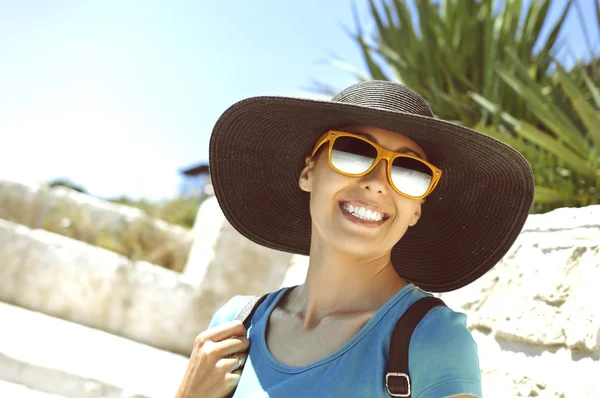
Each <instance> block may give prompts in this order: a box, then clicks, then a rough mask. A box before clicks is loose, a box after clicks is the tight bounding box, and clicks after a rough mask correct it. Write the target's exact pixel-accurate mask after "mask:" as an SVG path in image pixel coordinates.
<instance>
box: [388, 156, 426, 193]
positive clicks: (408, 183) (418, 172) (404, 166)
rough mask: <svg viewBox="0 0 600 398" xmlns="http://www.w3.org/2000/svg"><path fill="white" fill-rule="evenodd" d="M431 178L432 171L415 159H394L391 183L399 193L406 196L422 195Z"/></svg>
mask: <svg viewBox="0 0 600 398" xmlns="http://www.w3.org/2000/svg"><path fill="white" fill-rule="evenodd" d="M432 178H433V172H432V170H431V169H430V168H429V167H428V166H427V165H426V164H425V163H423V162H420V161H418V160H416V159H412V158H403V157H401V158H396V159H394V162H393V163H392V182H393V183H394V185H395V186H396V188H397V189H398V190H399V191H401V192H403V193H405V194H407V195H410V196H421V195H424V194H425V192H427V188H429V184H431V179H432Z"/></svg>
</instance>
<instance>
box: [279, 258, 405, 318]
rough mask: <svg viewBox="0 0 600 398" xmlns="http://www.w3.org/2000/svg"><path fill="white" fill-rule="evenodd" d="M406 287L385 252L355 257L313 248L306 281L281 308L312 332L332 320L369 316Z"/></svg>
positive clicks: (291, 294)
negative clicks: (378, 254)
mask: <svg viewBox="0 0 600 398" xmlns="http://www.w3.org/2000/svg"><path fill="white" fill-rule="evenodd" d="M406 284H407V282H406V281H404V280H403V279H402V278H400V276H399V275H398V274H397V273H396V271H395V270H394V268H393V266H392V264H391V263H390V255H389V253H388V254H387V255H385V256H380V257H372V258H368V257H365V258H356V257H355V256H351V255H349V254H348V253H343V252H339V251H337V250H335V249H333V248H328V249H327V250H319V249H316V248H315V247H314V246H313V247H311V254H310V262H309V267H308V273H307V276H306V281H305V282H304V284H303V285H301V286H299V287H298V288H296V289H293V291H291V292H290V294H289V296H290V297H288V298H287V299H286V304H285V306H286V310H287V311H289V312H292V313H294V314H296V315H297V316H299V317H301V318H302V319H303V323H304V328H305V329H312V328H314V327H315V326H317V325H319V324H321V323H328V322H330V321H331V320H332V319H348V318H352V317H364V316H365V315H368V314H373V313H375V312H376V311H377V310H378V309H379V308H380V307H381V306H382V305H383V304H385V303H386V302H387V301H388V300H389V299H390V298H391V297H393V296H394V295H395V294H396V293H397V292H398V291H399V290H400V289H401V288H402V287H404V286H405V285H406Z"/></svg>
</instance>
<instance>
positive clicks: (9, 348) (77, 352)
mask: <svg viewBox="0 0 600 398" xmlns="http://www.w3.org/2000/svg"><path fill="white" fill-rule="evenodd" d="M186 366H187V358H186V357H184V356H181V355H178V354H173V353H171V352H167V351H162V350H159V349H156V348H154V347H150V346H147V345H144V344H141V343H138V342H134V341H131V340H128V339H125V338H122V337H119V336H115V335H112V334H110V333H106V332H103V331H100V330H96V329H92V328H89V327H86V326H82V325H79V324H76V323H72V322H68V321H64V320H62V319H58V318H53V317H50V316H48V315H45V314H41V313H38V312H34V311H30V310H27V309H23V308H21V307H16V306H13V305H9V304H5V303H0V380H3V381H4V383H5V384H7V385H8V386H9V387H7V388H17V389H18V388H25V389H31V391H34V392H33V393H32V394H34V393H38V392H39V394H42V393H46V394H55V395H54V396H59V397H67V398H100V397H102V398H125V397H127V398H133V397H135V398H154V397H157V398H158V397H160V398H163V397H169V396H173V395H174V394H175V391H176V390H177V387H178V385H179V382H180V381H181V378H182V376H183V374H184V373H185V368H186ZM14 386H16V387H14ZM12 396H13V395H11V394H8V395H5V394H3V393H2V392H1V391H0V397H12ZM31 396H36V395H31ZM50 396H52V395H50Z"/></svg>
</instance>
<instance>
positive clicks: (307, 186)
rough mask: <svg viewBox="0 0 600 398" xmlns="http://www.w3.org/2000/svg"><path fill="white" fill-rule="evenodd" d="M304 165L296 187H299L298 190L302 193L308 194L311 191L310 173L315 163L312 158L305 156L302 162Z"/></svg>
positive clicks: (311, 177)
mask: <svg viewBox="0 0 600 398" xmlns="http://www.w3.org/2000/svg"><path fill="white" fill-rule="evenodd" d="M304 164H305V166H304V168H303V169H302V172H301V173H300V179H299V180H298V185H299V186H300V189H302V190H303V191H304V192H310V191H311V190H312V179H313V175H312V171H313V167H314V165H315V161H314V159H313V158H312V157H310V156H307V157H306V159H305V160H304Z"/></svg>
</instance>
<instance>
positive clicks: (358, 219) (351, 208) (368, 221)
mask: <svg viewBox="0 0 600 398" xmlns="http://www.w3.org/2000/svg"><path fill="white" fill-rule="evenodd" d="M339 206H340V210H341V211H342V214H344V216H346V218H347V219H349V220H350V221H352V222H354V223H356V224H361V225H365V226H378V225H381V224H383V223H384V222H385V221H386V220H387V219H388V218H389V217H388V216H386V215H385V214H383V213H379V212H377V211H374V210H370V209H367V208H365V207H363V206H360V205H358V204H351V203H347V202H340V203H339Z"/></svg>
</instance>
